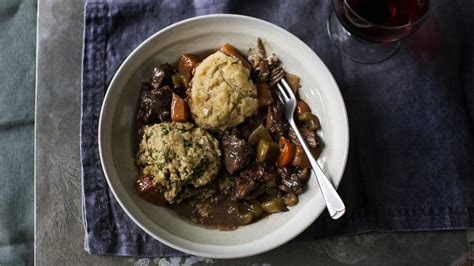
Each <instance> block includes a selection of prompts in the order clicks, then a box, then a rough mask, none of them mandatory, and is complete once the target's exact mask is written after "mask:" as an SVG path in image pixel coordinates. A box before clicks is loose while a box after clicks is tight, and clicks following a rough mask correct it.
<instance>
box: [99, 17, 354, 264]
mask: <svg viewBox="0 0 474 266" xmlns="http://www.w3.org/2000/svg"><path fill="white" fill-rule="evenodd" d="M212 18H222V19H227V18H231V19H242V20H247V21H250V22H256V23H261V24H264V25H265V26H267V27H271V28H273V29H274V30H276V31H279V32H281V33H283V34H285V35H287V36H288V38H291V39H293V41H295V42H298V43H299V44H300V45H301V47H303V48H304V49H305V50H306V51H305V52H307V53H310V54H312V55H313V56H315V57H316V58H318V59H319V60H320V61H321V63H322V66H323V67H324V68H325V70H326V72H327V73H326V74H328V75H327V77H328V79H329V80H328V82H330V83H332V84H333V85H334V86H335V87H336V88H337V90H336V91H335V93H336V95H337V97H338V98H339V99H340V100H341V103H342V105H341V107H342V110H343V112H341V114H340V115H341V118H342V119H341V120H342V122H343V123H344V128H346V130H345V132H343V138H344V142H345V143H347V145H345V147H344V151H343V158H342V165H341V168H342V171H341V174H340V177H339V178H336V179H337V180H334V182H332V183H334V185H335V187H336V189H337V187H338V186H339V184H340V182H341V180H342V176H343V174H344V171H345V168H346V163H347V157H348V152H349V122H348V117H347V109H346V106H345V103H344V99H343V97H342V94H341V91H340V89H339V86H338V85H337V83H336V81H335V79H334V77H333V75H332V74H331V72H330V71H329V69H328V68H327V66H326V64H324V62H323V61H322V60H321V58H320V57H319V56H318V55H317V54H316V53H315V52H314V51H313V50H312V49H311V48H310V47H309V46H308V45H307V44H306V43H304V42H303V41H302V40H301V39H299V38H298V37H296V36H295V35H294V34H292V33H291V32H289V31H287V30H285V29H284V28H282V27H280V26H278V25H275V24H273V23H271V22H268V21H265V20H263V19H259V18H255V17H250V16H245V15H237V14H225V13H224V14H209V15H201V16H196V17H192V18H188V19H184V20H181V21H178V22H176V23H173V24H171V25H169V26H166V27H164V28H162V29H161V30H159V31H157V32H155V33H154V34H152V35H151V36H149V37H147V38H146V39H145V40H144V41H142V42H141V43H140V44H139V45H138V46H137V47H136V48H134V50H133V51H132V52H131V53H130V54H129V55H128V56H127V57H126V59H125V60H124V61H123V62H122V63H121V65H120V67H119V68H118V69H117V71H116V72H115V73H114V76H113V78H112V80H111V81H110V84H109V86H107V91H106V93H105V96H104V99H103V102H102V106H101V110H100V116H99V125H98V146H99V155H100V156H99V157H100V163H101V166H102V170H103V172H104V176H105V178H106V180H107V185H108V187H109V188H110V190H111V192H112V194H113V195H114V197H115V199H116V200H117V202H118V203H119V205H120V207H121V208H122V210H123V211H124V212H125V213H126V214H127V216H128V217H129V218H130V219H131V220H132V221H133V222H134V223H135V224H136V225H137V226H139V227H140V229H142V230H143V231H145V232H146V233H147V234H148V235H150V236H152V237H153V238H155V239H156V240H158V241H160V242H161V243H163V244H165V245H167V246H169V247H171V248H174V249H176V250H179V251H182V252H185V253H188V254H191V255H197V256H201V257H208V258H217V259H232V258H243V257H249V256H253V255H257V254H261V253H264V252H267V251H269V250H272V249H275V248H277V247H279V246H282V245H284V244H285V243H287V242H289V241H290V240H292V239H293V238H295V237H296V236H298V235H299V234H301V233H302V232H303V231H304V230H305V229H307V228H308V227H309V226H310V225H311V224H312V223H314V221H315V220H316V219H317V218H318V217H320V216H321V213H322V212H323V211H324V209H325V208H323V210H322V211H321V212H320V213H319V214H317V215H316V216H315V217H314V219H312V222H311V223H309V224H308V225H306V226H300V227H299V228H298V229H297V230H295V231H293V233H292V234H290V235H288V236H286V237H284V239H283V240H282V241H275V242H273V243H269V244H268V245H266V246H265V247H263V248H260V249H255V250H248V249H247V250H246V251H243V252H242V251H241V252H239V251H237V250H234V251H235V252H234V253H233V254H231V253H226V254H219V253H206V252H202V251H198V250H193V249H189V248H186V247H182V246H179V245H177V244H174V243H172V242H171V241H168V240H166V239H163V238H162V237H160V236H159V235H158V234H156V233H154V232H151V230H149V229H148V228H147V227H146V226H145V225H143V224H142V223H141V222H140V221H138V220H137V219H136V218H135V217H134V216H133V215H132V214H131V213H130V212H129V210H128V209H127V208H126V207H125V205H124V203H123V202H122V200H121V199H120V198H119V197H118V195H117V192H116V190H115V189H114V186H113V185H112V183H113V182H111V179H110V177H109V174H108V172H107V169H106V167H105V165H104V151H103V149H102V148H103V143H102V142H103V140H102V138H101V135H102V134H103V130H104V129H103V126H102V124H103V116H104V113H105V110H106V109H107V108H106V106H107V105H108V102H109V101H110V100H109V99H110V98H111V91H112V90H111V88H112V87H114V86H116V83H117V79H118V74H119V73H121V72H122V71H123V68H125V66H126V65H127V63H128V61H130V60H131V59H132V58H133V57H134V56H135V55H136V54H137V53H138V52H140V50H141V49H142V47H144V46H145V45H147V44H148V43H149V42H150V41H152V40H153V39H155V38H157V37H158V36H159V35H161V34H163V33H165V32H167V31H169V30H172V29H174V28H177V27H179V26H181V25H183V24H187V23H192V22H194V21H198V20H206V19H212ZM194 243H197V242H194ZM250 243H252V242H250ZM247 244H248V243H246V244H242V245H247ZM203 245H208V246H215V247H218V246H219V245H215V244H203ZM236 246H239V244H238V245H233V246H231V247H236Z"/></svg>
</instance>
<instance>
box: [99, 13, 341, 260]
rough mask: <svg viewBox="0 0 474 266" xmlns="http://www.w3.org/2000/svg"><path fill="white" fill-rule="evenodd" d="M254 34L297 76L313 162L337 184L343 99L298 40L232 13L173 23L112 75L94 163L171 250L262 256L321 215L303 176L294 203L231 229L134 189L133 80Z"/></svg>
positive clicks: (312, 186) (250, 41)
mask: <svg viewBox="0 0 474 266" xmlns="http://www.w3.org/2000/svg"><path fill="white" fill-rule="evenodd" d="M257 37H261V38H262V39H263V40H264V42H265V44H266V48H267V51H268V52H270V53H275V54H277V55H278V56H279V57H280V58H281V60H282V62H283V67H284V68H285V69H286V70H287V71H288V72H290V73H294V74H297V75H298V76H300V77H301V85H302V87H301V90H300V95H301V98H302V99H304V100H305V101H306V102H307V103H308V104H309V105H310V106H311V108H312V111H313V112H314V113H315V114H317V115H318V116H319V118H320V120H321V124H322V131H321V133H320V135H321V137H322V139H323V141H324V143H325V148H324V150H323V153H322V154H321V157H320V159H319V163H320V164H321V165H322V167H323V169H324V171H325V172H326V173H327V175H328V176H329V177H330V178H331V180H332V183H333V184H335V185H336V186H337V185H339V182H340V181H341V177H342V174H343V171H344V167H345V164H346V159H347V151H348V145H349V130H348V123H347V114H346V108H345V106H344V102H343V100H342V97H341V94H340V92H339V89H338V87H337V84H336V82H335V81H334V78H333V77H332V75H331V73H330V72H329V71H328V69H327V68H326V66H325V65H324V63H323V62H322V61H321V59H319V57H318V56H317V55H316V54H315V53H314V52H313V51H312V50H311V49H310V48H309V47H308V46H307V45H306V44H304V43H303V42H302V41H301V40H299V39H298V38H297V37H295V36H294V35H292V34H291V33H289V32H287V31H286V30H284V29H282V28H280V27H278V26H275V25H273V24H271V23H268V22H265V21H263V20H259V19H255V18H251V17H245V16H238V15H208V16H201V17H196V18H192V19H188V20H184V21H181V22H179V23H176V24H173V25H171V26H169V27H167V28H165V29H163V30H160V31H159V32H157V33H156V34H154V35H153V36H151V37H150V38H148V39H147V40H146V41H144V42H143V43H142V44H141V45H140V46H139V47H138V48H136V49H135V51H133V53H132V54H130V56H129V57H128V58H127V59H126V60H125V62H124V63H123V64H122V66H121V67H120V68H119V70H118V71H117V73H116V74H115V76H114V78H113V79H112V82H111V83H110V86H109V88H108V91H107V94H106V95H105V100H104V103H103V106H102V110H101V114H100V122H99V149H100V157H101V162H102V166H103V169H104V173H105V176H106V177H107V181H108V183H109V186H110V188H111V190H112V192H113V193H114V195H115V197H116V199H117V200H118V202H119V203H120V205H121V206H122V208H123V209H124V210H125V212H126V213H127V214H128V215H129V216H130V218H131V219H132V220H133V221H134V222H135V223H136V224H137V225H138V226H140V227H141V228H142V229H143V230H144V231H145V232H147V233H148V234H150V235H151V236H153V237H154V238H156V239H158V240H159V241H161V242H163V243H165V244H166V245H168V246H170V247H173V248H175V249H178V250H181V251H184V252H187V253H190V254H193V255H198V256H204V257H212V258H236V257H245V256H250V255H255V254H258V253H262V252H264V251H267V250H270V249H273V248H275V247H278V246H280V245H282V244H284V243H286V242H287V241H289V240H291V239H292V238H294V237H295V236H297V235H298V234H299V233H301V232H302V231H303V230H304V229H306V228H307V227H308V226H309V225H310V224H311V223H313V222H314V220H315V219H316V218H317V217H318V216H319V215H320V214H321V213H322V212H323V210H324V209H325V204H324V201H323V198H322V196H321V192H320V191H319V188H318V185H317V183H316V179H315V177H314V176H313V177H311V178H310V179H309V182H308V184H307V190H306V192H305V193H303V194H302V195H301V196H300V197H299V198H300V202H299V203H298V204H297V205H296V206H294V207H291V208H290V211H288V212H284V213H278V214H273V215H270V216H268V217H266V218H264V219H262V220H261V221H258V222H256V223H253V224H250V225H247V226H243V227H240V228H239V229H237V230H235V231H217V230H211V229H206V228H204V227H201V226H198V225H195V224H193V223H191V222H189V221H187V220H185V219H182V218H180V217H178V216H177V215H176V214H175V213H174V212H172V211H171V210H169V209H167V208H162V207H158V206H155V205H153V204H150V203H148V202H146V201H145V200H143V199H141V198H140V197H139V196H138V194H137V192H136V191H135V187H134V180H135V176H136V174H137V168H136V167H135V164H134V155H135V154H134V151H135V148H134V137H133V134H134V130H133V125H134V119H135V114H136V112H135V110H136V106H137V102H138V97H139V91H140V84H141V82H142V81H146V80H148V77H149V73H150V71H151V69H152V67H153V66H154V65H157V64H160V63H165V62H169V63H174V62H176V61H177V58H178V57H179V55H180V54H182V53H198V52H203V51H209V50H213V49H217V48H219V47H220V46H222V45H223V44H224V43H226V42H228V43H231V44H233V45H234V46H236V47H237V48H239V49H240V50H241V51H245V50H246V48H247V47H249V46H253V47H255V44H256V40H257Z"/></svg>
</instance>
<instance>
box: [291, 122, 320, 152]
mask: <svg viewBox="0 0 474 266" xmlns="http://www.w3.org/2000/svg"><path fill="white" fill-rule="evenodd" d="M298 129H299V131H300V133H301V135H302V136H303V138H304V139H305V141H306V144H308V146H309V147H310V148H312V149H316V148H317V146H318V145H319V142H320V141H319V137H318V135H316V133H314V131H312V130H309V129H307V128H304V127H301V128H298ZM288 136H289V137H290V139H291V141H292V142H293V143H294V144H295V145H299V146H301V143H300V141H299V140H298V138H297V137H296V133H295V132H294V131H293V129H292V128H290V130H289V131H288Z"/></svg>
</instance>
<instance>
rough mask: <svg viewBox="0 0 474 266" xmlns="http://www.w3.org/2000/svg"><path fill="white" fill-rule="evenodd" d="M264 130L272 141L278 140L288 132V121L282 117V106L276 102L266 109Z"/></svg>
mask: <svg viewBox="0 0 474 266" xmlns="http://www.w3.org/2000/svg"><path fill="white" fill-rule="evenodd" d="M265 126H266V128H267V129H268V131H269V132H270V134H272V136H273V138H274V139H279V138H280V137H281V136H283V135H286V133H287V132H288V121H286V119H285V118H284V117H283V105H282V103H280V102H278V101H276V103H275V104H274V105H271V106H269V107H268V113H267V121H266V125H265Z"/></svg>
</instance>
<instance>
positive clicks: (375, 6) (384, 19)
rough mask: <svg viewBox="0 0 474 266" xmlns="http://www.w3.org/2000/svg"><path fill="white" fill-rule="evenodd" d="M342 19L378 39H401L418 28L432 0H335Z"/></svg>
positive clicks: (367, 36)
mask: <svg viewBox="0 0 474 266" xmlns="http://www.w3.org/2000/svg"><path fill="white" fill-rule="evenodd" d="M334 4H335V8H336V12H337V15H338V17H339V20H340V21H341V23H342V24H343V25H344V27H345V28H346V29H347V30H348V31H349V32H351V33H353V34H355V35H357V36H359V37H361V38H363V39H366V40H369V41H374V42H390V41H394V40H399V39H401V38H403V37H405V36H407V35H408V34H410V33H412V32H414V31H416V30H417V29H418V27H419V26H420V25H421V23H418V22H419V21H420V19H421V18H423V17H424V15H425V14H426V13H427V12H428V11H429V10H430V4H431V1H430V0H334Z"/></svg>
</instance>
